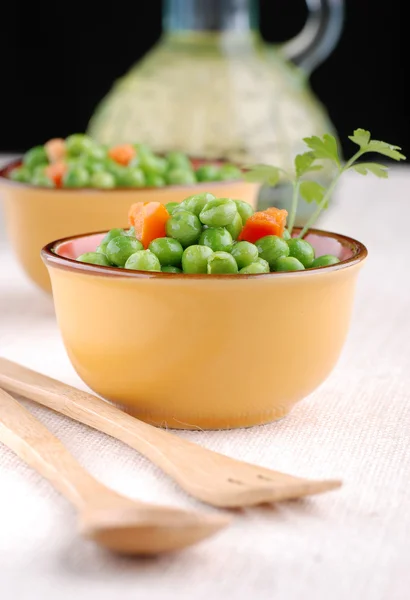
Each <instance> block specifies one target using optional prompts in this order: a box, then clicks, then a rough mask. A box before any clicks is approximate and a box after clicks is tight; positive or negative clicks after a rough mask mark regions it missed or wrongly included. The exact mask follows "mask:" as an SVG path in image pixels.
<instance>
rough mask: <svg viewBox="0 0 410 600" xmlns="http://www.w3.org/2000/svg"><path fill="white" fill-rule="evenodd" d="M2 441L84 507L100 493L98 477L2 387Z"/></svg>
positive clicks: (0, 405)
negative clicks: (89, 471) (86, 468)
mask: <svg viewBox="0 0 410 600" xmlns="http://www.w3.org/2000/svg"><path fill="white" fill-rule="evenodd" d="M0 442H3V444H5V445H6V446H8V447H9V448H10V450H13V452H15V453H16V454H17V455H18V456H19V457H20V458H21V459H22V460H24V461H25V462H26V463H27V464H28V465H30V467H32V468H33V469H35V470H36V471H38V472H39V473H40V474H41V475H43V477H45V478H46V479H48V480H49V481H50V482H51V483H52V484H53V485H54V487H56V488H57V489H58V490H59V491H60V492H61V493H62V494H63V495H64V496H66V498H67V499H68V500H70V501H71V502H72V503H73V504H74V505H75V506H76V507H77V508H78V509H81V508H82V507H83V506H84V505H85V504H86V503H87V501H89V500H91V499H92V495H94V494H96V493H101V488H103V489H105V488H104V486H102V484H100V483H99V482H98V481H96V480H95V479H94V478H93V477H91V475H89V473H87V471H85V470H84V469H83V468H82V467H81V466H80V465H79V464H78V462H77V461H76V460H75V458H74V457H73V456H71V454H70V453H69V451H68V450H67V449H66V448H65V446H63V444H62V443H61V442H60V440H58V439H57V438H55V437H54V436H53V435H52V433H50V431H49V430H48V429H47V428H46V427H45V426H44V425H43V424H42V423H40V421H38V420H37V419H36V418H35V417H34V416H33V415H32V414H31V413H30V412H29V411H28V410H26V409H25V408H24V407H23V406H22V405H21V404H20V403H19V402H17V401H16V400H14V398H12V397H11V396H10V395H9V394H8V393H7V392H5V391H4V390H2V389H0Z"/></svg>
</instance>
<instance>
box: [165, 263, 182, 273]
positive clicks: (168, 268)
mask: <svg viewBox="0 0 410 600" xmlns="http://www.w3.org/2000/svg"><path fill="white" fill-rule="evenodd" d="M161 271H162V272H163V273H182V270H181V269H178V267H173V266H171V265H165V267H161Z"/></svg>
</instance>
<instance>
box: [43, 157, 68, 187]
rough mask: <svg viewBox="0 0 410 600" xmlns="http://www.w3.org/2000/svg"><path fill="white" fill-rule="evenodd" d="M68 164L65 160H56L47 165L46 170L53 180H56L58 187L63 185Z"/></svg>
mask: <svg viewBox="0 0 410 600" xmlns="http://www.w3.org/2000/svg"><path fill="white" fill-rule="evenodd" d="M67 169H68V166H67V165H66V163H64V162H62V161H61V162H55V163H52V164H51V165H47V167H46V168H45V170H44V172H45V174H46V175H47V177H48V178H49V179H51V181H54V184H55V186H56V187H62V185H63V177H64V175H65V173H66V172H67Z"/></svg>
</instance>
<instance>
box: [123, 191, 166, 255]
mask: <svg viewBox="0 0 410 600" xmlns="http://www.w3.org/2000/svg"><path fill="white" fill-rule="evenodd" d="M169 218H170V215H169V213H168V211H167V209H166V208H165V206H164V205H163V204H161V202H137V203H136V204H133V205H132V206H131V208H130V210H129V213H128V220H129V223H130V225H132V226H133V227H134V229H135V237H136V238H137V240H139V241H140V242H141V244H142V245H143V246H144V248H148V245H149V244H150V242H152V240H155V239H156V238H159V237H166V235H167V234H166V230H165V225H166V223H167V221H168V219H169Z"/></svg>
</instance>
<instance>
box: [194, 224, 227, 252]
mask: <svg viewBox="0 0 410 600" xmlns="http://www.w3.org/2000/svg"><path fill="white" fill-rule="evenodd" d="M198 243H199V244H201V246H208V248H211V250H213V251H214V252H218V251H222V252H230V251H231V250H232V244H233V240H232V236H231V234H230V233H229V231H228V230H227V229H225V227H209V228H208V229H205V230H204V231H203V232H202V233H201V237H200V238H199V242H198Z"/></svg>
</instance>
